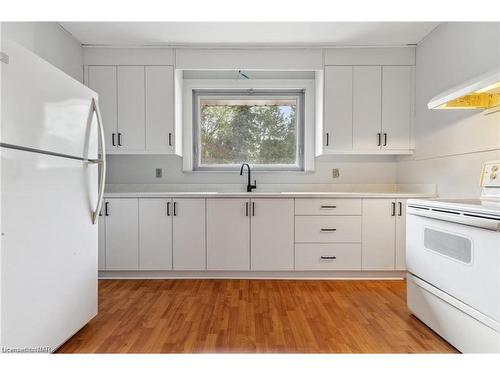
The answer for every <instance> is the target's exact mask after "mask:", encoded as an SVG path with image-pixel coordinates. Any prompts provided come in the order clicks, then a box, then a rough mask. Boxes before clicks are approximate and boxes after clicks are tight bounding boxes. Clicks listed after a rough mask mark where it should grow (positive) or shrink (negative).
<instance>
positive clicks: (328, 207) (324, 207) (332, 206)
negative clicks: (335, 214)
mask: <svg viewBox="0 0 500 375" xmlns="http://www.w3.org/2000/svg"><path fill="white" fill-rule="evenodd" d="M320 207H321V208H322V209H326V210H328V209H333V208H337V206H334V205H329V204H322V205H321V206H320Z"/></svg>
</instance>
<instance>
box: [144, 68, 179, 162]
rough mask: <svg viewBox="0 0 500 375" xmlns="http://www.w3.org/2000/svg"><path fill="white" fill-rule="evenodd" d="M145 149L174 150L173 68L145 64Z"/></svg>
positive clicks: (170, 151)
mask: <svg viewBox="0 0 500 375" xmlns="http://www.w3.org/2000/svg"><path fill="white" fill-rule="evenodd" d="M145 89H146V101H145V102H146V149H147V150H148V151H168V152H169V153H173V152H174V142H175V138H174V68H173V67H172V66H146V87H145Z"/></svg>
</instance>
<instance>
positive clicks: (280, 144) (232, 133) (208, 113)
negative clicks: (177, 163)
mask: <svg viewBox="0 0 500 375" xmlns="http://www.w3.org/2000/svg"><path fill="white" fill-rule="evenodd" d="M303 107H304V92H303V90H290V89H286V90H272V91H271V90H259V91H257V90H247V89H245V90H232V91H228V90H222V89H221V90H212V89H211V90H193V137H194V160H193V162H194V163H193V167H194V169H195V170H232V169H237V168H239V166H240V165H241V164H242V163H250V164H252V165H253V168H254V169H256V170H284V171H292V170H299V171H300V170H304V155H303V154H304V153H303V149H304V144H303V143H304V135H303V134H304V115H303V112H304V111H303Z"/></svg>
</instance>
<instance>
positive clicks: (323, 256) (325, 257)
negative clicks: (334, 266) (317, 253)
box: [321, 255, 337, 260]
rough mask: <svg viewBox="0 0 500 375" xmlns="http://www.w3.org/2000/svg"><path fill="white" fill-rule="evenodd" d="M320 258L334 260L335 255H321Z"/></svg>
mask: <svg viewBox="0 0 500 375" xmlns="http://www.w3.org/2000/svg"><path fill="white" fill-rule="evenodd" d="M321 259H323V260H335V259H337V257H336V256H333V255H322V256H321Z"/></svg>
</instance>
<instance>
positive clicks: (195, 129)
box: [192, 88, 305, 172]
mask: <svg viewBox="0 0 500 375" xmlns="http://www.w3.org/2000/svg"><path fill="white" fill-rule="evenodd" d="M252 97H254V98H255V97H258V98H259V99H271V100H272V99H296V100H297V107H296V112H297V116H296V134H297V135H296V140H297V143H296V151H295V155H296V163H295V164H252V163H250V164H251V165H252V169H254V170H256V171H281V172H304V170H305V153H304V144H305V139H304V138H305V90H304V89H294V88H282V89H265V88H259V89H224V88H210V89H193V90H192V103H193V105H192V135H193V139H192V145H193V169H192V170H193V171H195V172H196V171H214V172H217V171H235V170H239V169H240V167H241V164H200V162H201V124H200V110H201V100H202V99H205V98H217V99H222V100H224V99H250V98H252Z"/></svg>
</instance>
